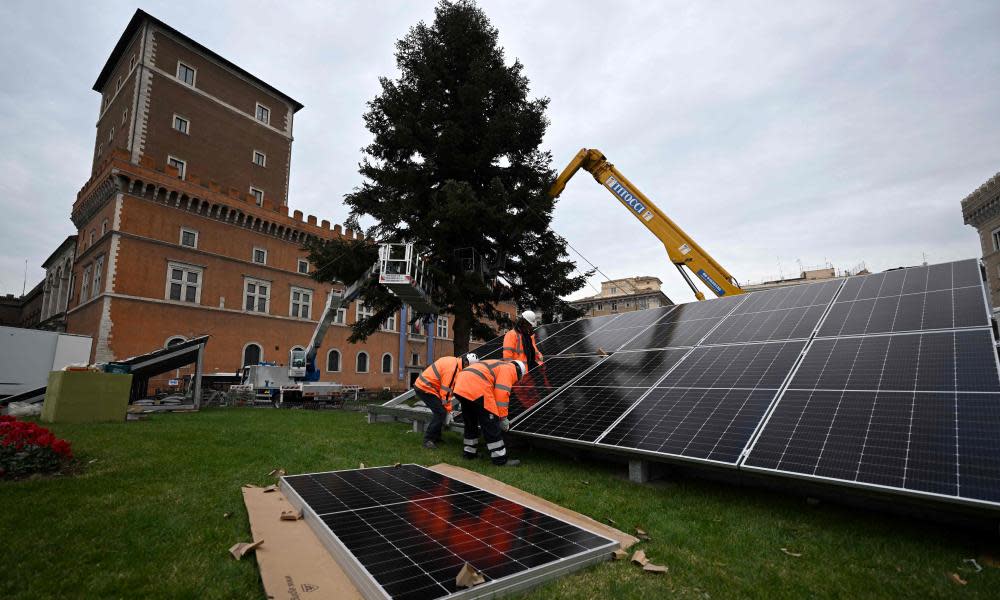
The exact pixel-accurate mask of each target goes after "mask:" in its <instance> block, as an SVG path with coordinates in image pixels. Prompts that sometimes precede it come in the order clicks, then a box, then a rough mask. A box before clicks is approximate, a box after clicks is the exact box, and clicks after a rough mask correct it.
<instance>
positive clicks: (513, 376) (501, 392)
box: [455, 360, 517, 419]
mask: <svg viewBox="0 0 1000 600" xmlns="http://www.w3.org/2000/svg"><path fill="white" fill-rule="evenodd" d="M515 383H517V367H516V366H515V365H514V363H512V362H507V361H504V360H484V361H482V362H477V363H473V364H471V365H469V366H468V367H466V368H465V369H463V370H462V371H460V372H459V373H458V376H457V377H455V395H456V396H461V397H463V398H465V399H467V400H477V399H478V398H479V397H482V399H483V407H484V408H486V410H488V411H490V412H491V413H493V414H495V415H496V416H498V417H500V418H501V419H502V418H504V417H506V416H507V408H508V407H509V406H510V390H511V388H513V387H514V384H515Z"/></svg>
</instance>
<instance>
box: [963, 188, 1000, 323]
mask: <svg viewBox="0 0 1000 600" xmlns="http://www.w3.org/2000/svg"><path fill="white" fill-rule="evenodd" d="M962 217H963V218H964V219H965V224H966V225H972V226H973V227H975V228H976V231H977V232H978V233H979V245H980V246H982V248H983V264H984V265H985V266H986V284H987V285H988V286H989V290H990V303H991V304H992V305H993V311H994V312H997V311H1000V173H997V174H996V175H994V176H993V177H991V178H990V179H989V181H987V182H986V183H984V184H983V185H981V186H979V188H978V189H977V190H976V191H974V192H972V193H971V194H969V195H968V196H966V197H965V199H964V200H962Z"/></svg>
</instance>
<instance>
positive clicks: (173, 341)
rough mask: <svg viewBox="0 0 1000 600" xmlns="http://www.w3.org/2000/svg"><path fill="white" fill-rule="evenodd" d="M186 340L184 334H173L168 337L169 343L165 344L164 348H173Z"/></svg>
mask: <svg viewBox="0 0 1000 600" xmlns="http://www.w3.org/2000/svg"><path fill="white" fill-rule="evenodd" d="M186 341H187V340H186V339H184V336H180V335H173V336H170V337H169V338H167V343H166V344H163V347H164V348H172V347H174V346H176V345H177V344H183V343H184V342H186Z"/></svg>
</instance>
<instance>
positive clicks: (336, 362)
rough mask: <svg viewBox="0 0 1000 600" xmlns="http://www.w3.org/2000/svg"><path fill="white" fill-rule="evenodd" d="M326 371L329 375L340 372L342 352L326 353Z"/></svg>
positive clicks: (332, 351) (331, 351)
mask: <svg viewBox="0 0 1000 600" xmlns="http://www.w3.org/2000/svg"><path fill="white" fill-rule="evenodd" d="M326 371H327V372H328V373H339V372H340V350H330V351H329V352H327V353H326Z"/></svg>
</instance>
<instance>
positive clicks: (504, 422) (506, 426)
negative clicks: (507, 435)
mask: <svg viewBox="0 0 1000 600" xmlns="http://www.w3.org/2000/svg"><path fill="white" fill-rule="evenodd" d="M500 430H501V431H509V430H510V420H508V419H507V417H504V418H502V419H500Z"/></svg>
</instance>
